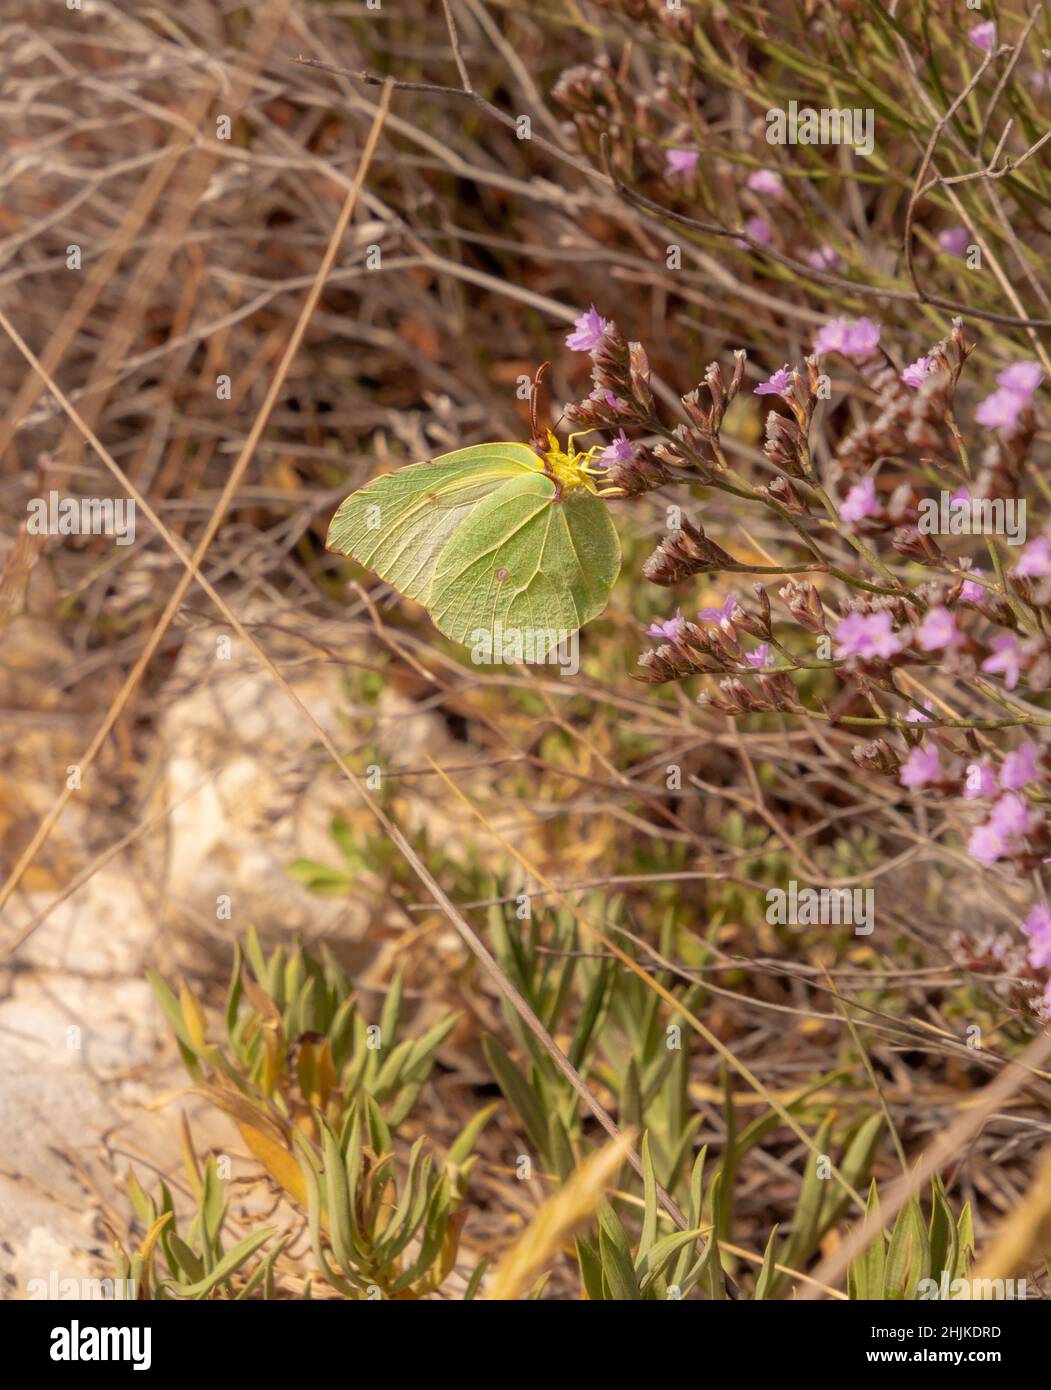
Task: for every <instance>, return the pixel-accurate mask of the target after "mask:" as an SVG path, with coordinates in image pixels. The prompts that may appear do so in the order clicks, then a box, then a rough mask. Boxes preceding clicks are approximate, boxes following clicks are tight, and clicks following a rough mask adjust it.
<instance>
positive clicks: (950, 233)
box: [938, 227, 971, 256]
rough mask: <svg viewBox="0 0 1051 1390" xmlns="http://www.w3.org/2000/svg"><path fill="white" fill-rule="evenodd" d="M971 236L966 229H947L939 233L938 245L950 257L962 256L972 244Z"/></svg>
mask: <svg viewBox="0 0 1051 1390" xmlns="http://www.w3.org/2000/svg"><path fill="white" fill-rule="evenodd" d="M970 235H971V234H970V232H968V230H967V228H966V227H947V228H946V229H945V231H944V232H939V233H938V245H939V246H940V247H941V249H942V250H943V251H947V252H948V253H949V255H950V256H962V255H963V253H964V252H965V251H966V250H967V247H968V245H969V243H970Z"/></svg>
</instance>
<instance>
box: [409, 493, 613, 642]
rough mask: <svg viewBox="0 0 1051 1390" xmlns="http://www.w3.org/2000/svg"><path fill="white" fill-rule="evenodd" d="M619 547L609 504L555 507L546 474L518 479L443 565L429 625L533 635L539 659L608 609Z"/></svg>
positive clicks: (471, 633) (469, 527) (575, 497)
mask: <svg viewBox="0 0 1051 1390" xmlns="http://www.w3.org/2000/svg"><path fill="white" fill-rule="evenodd" d="M619 570H620V542H619V540H618V539H617V532H616V529H615V527H614V525H613V523H612V521H611V520H610V517H609V513H608V511H607V509H606V505H605V503H604V502H602V500H601V499H600V498H598V497H596V496H595V495H594V494H593V493H590V492H588V491H586V490H585V489H583V488H580V489H573V491H571V492H569V493H567V494H566V495H565V496H564V497H563V498H562V499H560V500H556V497H555V485H554V483H553V482H552V481H551V479H550V478H549V477H547V475H546V474H544V473H538V474H536V473H534V474H532V475H528V476H523V477H519V478H514V479H511V480H509V481H507V482H505V483H504V484H503V485H502V486H501V487H499V488H497V489H496V491H495V492H493V493H492V494H491V495H490V496H489V497H487V498H486V499H485V500H484V501H483V502H481V503H479V505H478V506H477V507H476V508H475V509H474V510H473V511H472V512H471V514H470V516H469V517H468V518H467V519H466V520H465V521H463V523H462V524H461V525H460V526H459V527H458V528H457V530H456V532H455V534H454V535H453V536H451V537H450V539H449V540H448V542H447V544H446V545H445V547H444V548H443V550H442V552H441V554H440V555H439V557H438V562H437V565H436V567H435V571H434V582H433V585H432V588H431V601H430V609H431V617H432V618H433V619H434V621H435V623H436V624H437V626H438V628H439V629H440V630H441V631H442V632H444V633H445V635H446V636H447V637H451V638H453V640H454V641H456V642H463V643H467V644H473V643H474V642H475V641H477V640H478V636H477V634H478V633H480V632H482V631H484V632H488V633H490V634H494V633H495V632H496V630H497V624H498V623H499V624H500V627H501V628H502V631H503V632H504V634H509V633H521V634H523V636H524V634H526V633H528V634H529V636H530V643H531V645H530V650H532V652H533V653H534V659H536V660H540V659H542V658H543V656H544V655H545V654H546V653H547V652H549V651H550V650H551V649H552V648H554V647H555V646H557V645H558V643H559V642H560V641H561V640H562V639H563V638H565V637H566V636H568V635H569V634H571V633H574V632H576V631H577V629H578V628H580V627H582V626H583V625H584V623H586V622H588V621H589V620H590V619H592V618H594V617H597V616H598V614H599V613H601V612H602V610H603V608H605V606H606V602H607V600H608V599H609V594H610V590H611V589H612V587H613V583H614V581H615V580H616V577H617V574H618V572H619Z"/></svg>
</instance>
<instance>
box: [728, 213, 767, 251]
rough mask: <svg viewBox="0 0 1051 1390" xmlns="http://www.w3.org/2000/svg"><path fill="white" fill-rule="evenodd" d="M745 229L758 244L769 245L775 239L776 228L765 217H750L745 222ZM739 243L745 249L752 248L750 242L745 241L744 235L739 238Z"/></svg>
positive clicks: (747, 234)
mask: <svg viewBox="0 0 1051 1390" xmlns="http://www.w3.org/2000/svg"><path fill="white" fill-rule="evenodd" d="M743 231H744V233H745V236H749V237H751V239H752V241H754V242H755V244H756V245H757V246H769V245H770V243H771V242H772V241H773V239H774V230H773V228H772V227H771V226H770V223H769V222H768V221H767V220H766V218H765V217H750V218H749V219H748V221H747V222H746V223H745V224H744V228H743ZM737 245H738V246H740V247H741V248H742V250H745V251H747V250H749V249H750V243H749V242H747V241H745V239H744V237H738V238H737Z"/></svg>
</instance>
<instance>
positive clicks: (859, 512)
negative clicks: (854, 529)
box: [839, 478, 879, 521]
mask: <svg viewBox="0 0 1051 1390" xmlns="http://www.w3.org/2000/svg"><path fill="white" fill-rule="evenodd" d="M839 515H840V519H841V520H842V521H861V520H862V518H863V517H866V516H878V515H879V503H878V502H877V501H876V484H875V482H874V481H873V479H872V478H863V479H862V480H861V482H860V483H855V484H854V486H853V487H852V488H851V489H850V491H849V492H848V493H847V495H846V497H845V498H844V499H843V505H842V506H841V507H840V509H839Z"/></svg>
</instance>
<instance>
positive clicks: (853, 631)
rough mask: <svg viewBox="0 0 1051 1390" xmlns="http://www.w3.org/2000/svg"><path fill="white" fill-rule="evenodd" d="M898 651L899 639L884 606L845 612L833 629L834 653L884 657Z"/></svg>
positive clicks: (841, 655) (840, 655)
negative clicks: (873, 609) (834, 630)
mask: <svg viewBox="0 0 1051 1390" xmlns="http://www.w3.org/2000/svg"><path fill="white" fill-rule="evenodd" d="M900 651H901V642H900V641H899V640H898V638H897V637H895V635H894V633H893V632H892V631H891V617H890V614H889V613H888V612H887V611H886V610H885V609H880V611H879V612H876V613H848V614H847V616H846V617H845V618H844V619H843V620H842V621H841V622H840V624H839V627H838V628H837V629H836V648H835V654H836V656H839V657H846V656H860V657H879V658H882V659H884V660H885V659H886V658H888V657H891V656H895V655H896V654H897V653H898V652H900Z"/></svg>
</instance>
